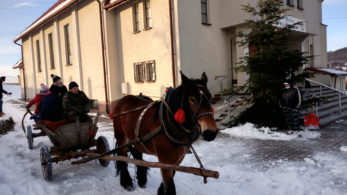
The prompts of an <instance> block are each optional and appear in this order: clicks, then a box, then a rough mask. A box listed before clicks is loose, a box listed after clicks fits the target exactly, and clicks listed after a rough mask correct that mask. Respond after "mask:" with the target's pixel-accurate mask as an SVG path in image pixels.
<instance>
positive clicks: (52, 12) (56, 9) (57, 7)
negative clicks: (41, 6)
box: [14, 0, 81, 42]
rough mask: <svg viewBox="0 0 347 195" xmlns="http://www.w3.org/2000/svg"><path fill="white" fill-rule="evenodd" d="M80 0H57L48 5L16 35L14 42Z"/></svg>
mask: <svg viewBox="0 0 347 195" xmlns="http://www.w3.org/2000/svg"><path fill="white" fill-rule="evenodd" d="M79 1H81V0H58V1H57V2H56V3H55V4H54V5H53V6H52V7H50V8H49V9H48V10H47V11H46V12H45V13H43V14H42V15H41V16H40V17H39V18H38V19H37V20H36V21H35V22H33V23H32V24H31V25H30V26H28V27H27V28H26V29H25V30H24V31H23V32H22V33H21V34H20V35H18V36H17V37H16V38H15V39H14V42H16V41H18V40H20V39H22V38H23V37H24V36H25V35H27V34H28V33H30V32H32V31H34V30H36V29H37V28H38V27H40V26H42V25H43V24H46V23H47V22H49V21H51V20H52V19H53V18H55V17H56V16H58V15H59V14H60V13H62V12H63V11H64V10H66V9H68V8H70V7H71V6H72V5H74V4H76V3H77V2H79Z"/></svg>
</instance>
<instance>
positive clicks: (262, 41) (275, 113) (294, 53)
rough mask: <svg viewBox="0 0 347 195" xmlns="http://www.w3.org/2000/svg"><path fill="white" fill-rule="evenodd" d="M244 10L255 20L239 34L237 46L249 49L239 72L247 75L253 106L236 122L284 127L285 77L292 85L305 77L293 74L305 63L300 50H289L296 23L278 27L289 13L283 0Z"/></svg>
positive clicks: (261, 0) (266, 0)
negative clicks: (281, 100)
mask: <svg viewBox="0 0 347 195" xmlns="http://www.w3.org/2000/svg"><path fill="white" fill-rule="evenodd" d="M243 10H244V11H246V12H248V13H250V14H251V15H252V18H254V19H251V20H248V21H247V22H248V24H249V27H250V32H249V33H243V32H239V33H238V36H239V37H241V38H242V41H241V42H240V43H239V44H240V46H241V47H248V48H249V55H248V56H245V57H243V58H241V62H240V64H241V65H240V66H239V67H238V70H239V71H240V70H241V71H245V72H246V73H247V74H249V76H250V77H249V91H250V93H251V95H252V101H253V105H252V106H251V107H250V108H248V109H247V110H246V111H244V112H243V113H241V114H240V116H239V117H238V118H237V119H236V123H245V122H252V123H254V124H256V125H258V126H268V127H278V128H286V122H285V119H284V116H283V114H282V110H281V108H280V107H279V103H278V102H279V100H280V97H281V88H282V87H283V82H284V81H285V80H286V79H288V77H290V80H291V81H292V82H293V83H295V82H296V81H298V80H302V79H303V77H304V75H302V74H298V75H295V74H294V73H297V72H298V71H299V70H300V68H302V67H303V65H304V64H305V63H306V62H307V57H305V56H304V55H303V53H302V52H301V51H298V50H291V49H289V47H288V43H289V35H290V33H291V32H292V30H295V28H296V25H298V24H292V25H287V26H283V25H282V26H281V23H280V21H281V20H282V19H284V18H285V16H286V13H287V11H288V10H287V9H285V8H284V7H283V1H282V0H259V1H258V3H257V7H251V6H250V5H245V6H243ZM280 26H281V27H280ZM234 124H235V123H234Z"/></svg>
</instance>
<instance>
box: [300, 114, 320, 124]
mask: <svg viewBox="0 0 347 195" xmlns="http://www.w3.org/2000/svg"><path fill="white" fill-rule="evenodd" d="M304 125H305V126H312V127H317V128H318V127H319V118H318V116H317V115H315V114H313V113H312V112H311V113H310V114H308V115H306V116H304Z"/></svg>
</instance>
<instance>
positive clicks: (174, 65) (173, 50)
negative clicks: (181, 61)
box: [169, 0, 177, 87]
mask: <svg viewBox="0 0 347 195" xmlns="http://www.w3.org/2000/svg"><path fill="white" fill-rule="evenodd" d="M169 9H170V10H169V12H170V39H171V62H172V81H173V87H176V86H177V81H176V69H177V62H176V48H175V24H174V6H173V1H172V0H169Z"/></svg>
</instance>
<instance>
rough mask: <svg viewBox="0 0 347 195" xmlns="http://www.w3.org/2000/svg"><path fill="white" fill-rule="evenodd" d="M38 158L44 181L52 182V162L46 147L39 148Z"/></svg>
mask: <svg viewBox="0 0 347 195" xmlns="http://www.w3.org/2000/svg"><path fill="white" fill-rule="evenodd" d="M40 158H41V170H42V175H43V178H44V179H45V180H46V181H52V160H51V154H50V153H49V149H48V147H47V146H42V147H41V152H40Z"/></svg>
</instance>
